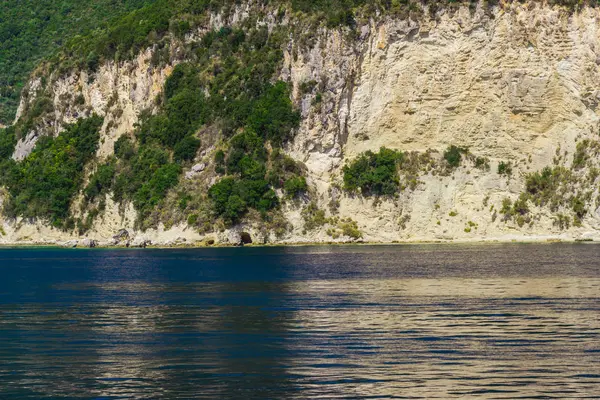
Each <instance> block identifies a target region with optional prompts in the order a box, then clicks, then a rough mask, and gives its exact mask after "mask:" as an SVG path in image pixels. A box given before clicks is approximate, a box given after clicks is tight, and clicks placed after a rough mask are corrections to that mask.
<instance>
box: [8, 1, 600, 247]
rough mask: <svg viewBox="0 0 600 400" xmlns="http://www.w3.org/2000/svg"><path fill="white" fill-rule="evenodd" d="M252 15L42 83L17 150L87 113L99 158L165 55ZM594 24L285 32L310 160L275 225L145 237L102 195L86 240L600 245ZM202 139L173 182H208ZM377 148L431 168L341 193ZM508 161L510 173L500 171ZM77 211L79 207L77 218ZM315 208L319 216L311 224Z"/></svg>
mask: <svg viewBox="0 0 600 400" xmlns="http://www.w3.org/2000/svg"><path fill="white" fill-rule="evenodd" d="M249 12H250V11H249V10H248V9H247V8H244V7H240V8H239V9H238V10H237V11H235V12H232V13H230V14H228V16H227V17H224V16H223V15H219V14H215V15H212V17H211V18H210V19H209V20H208V21H207V23H206V26H204V27H203V28H202V29H199V30H198V31H197V32H194V33H191V34H188V35H187V36H186V37H185V39H183V41H181V42H176V41H175V42H174V44H173V46H172V48H171V52H172V53H173V54H172V57H171V58H170V60H171V61H170V62H169V63H167V64H166V65H160V66H156V65H152V64H151V62H150V60H151V58H152V57H153V49H148V50H147V51H145V52H143V53H141V54H139V56H138V57H137V58H136V59H134V60H132V61H125V62H120V63H116V62H110V63H107V64H104V65H102V66H101V67H100V68H99V70H98V72H97V73H96V74H94V75H93V76H88V74H87V73H86V72H77V71H74V72H72V73H70V74H67V75H66V76H61V77H58V78H56V79H49V80H48V81H49V82H51V83H50V85H51V87H50V89H49V92H50V93H52V96H53V97H52V101H53V103H54V107H53V109H54V111H53V113H52V115H49V116H47V117H45V120H44V122H43V124H42V125H40V126H38V127H37V128H35V129H33V130H31V131H30V132H29V133H28V134H27V135H26V136H25V137H24V138H22V139H21V140H20V141H19V143H18V145H17V146H16V151H15V154H14V156H13V157H14V158H15V159H17V160H21V159H23V158H24V157H26V156H27V155H28V154H29V152H30V151H31V149H32V148H33V146H34V145H35V142H36V138H37V137H39V136H40V135H47V134H52V135H57V134H59V133H60V131H61V129H62V127H63V126H64V125H65V124H66V123H68V122H72V121H73V120H75V119H77V118H78V117H80V116H82V115H89V114H91V113H93V112H95V113H97V114H99V115H102V116H105V120H104V125H103V127H102V130H101V145H100V147H99V150H98V153H97V157H98V159H100V160H101V159H104V158H106V157H107V156H110V155H111V154H112V151H113V150H112V149H113V144H114V143H115V141H116V140H117V139H118V138H119V137H120V136H121V135H126V134H127V135H131V132H132V131H133V129H134V126H135V124H136V122H137V121H138V117H139V114H140V112H141V111H142V110H144V109H148V108H152V107H153V104H154V103H153V101H154V98H155V97H156V96H157V95H158V94H159V93H160V92H161V90H162V86H163V84H164V82H165V79H166V77H168V76H169V74H170V73H171V71H172V69H173V66H174V65H175V64H177V63H178V62H180V61H182V60H177V57H176V56H173V55H174V54H175V53H176V52H177V46H184V45H185V43H189V42H193V41H196V40H199V38H200V37H202V34H203V33H204V32H206V31H208V30H211V29H218V28H220V27H221V26H224V25H236V24H240V23H242V22H243V21H244V20H245V19H247V18H248V15H249ZM599 18H600V10H598V9H595V8H583V9H581V10H578V11H577V12H574V13H571V12H567V11H565V10H564V9H562V8H560V7H551V6H548V5H544V4H541V3H532V4H510V5H506V6H503V7H500V6H498V7H492V8H488V7H487V6H485V7H484V6H483V5H482V4H480V5H479V6H478V7H477V8H476V9H469V8H468V7H462V8H458V9H456V10H453V11H450V10H441V11H438V13H437V14H435V15H429V14H424V15H423V16H422V17H421V18H418V19H415V20H412V19H394V18H391V17H383V16H382V17H380V18H377V19H370V20H369V21H368V22H365V23H363V24H361V25H360V26H358V27H356V29H355V33H354V34H352V35H351V34H349V33H348V32H347V31H346V30H344V29H326V28H320V29H319V30H318V31H317V32H315V33H314V34H313V37H312V40H311V41H309V43H306V41H305V40H301V38H299V37H298V36H297V35H296V36H295V35H290V38H289V43H288V45H287V46H286V47H285V49H284V61H283V65H282V67H281V69H280V71H279V73H278V75H279V79H281V80H284V81H288V82H291V84H292V85H293V95H292V97H293V102H294V104H296V106H297V108H298V109H299V110H300V111H301V115H302V119H301V125H300V127H299V128H298V130H297V132H296V134H295V137H294V139H293V141H292V142H291V143H288V144H287V146H286V147H285V150H286V152H287V153H288V154H289V155H290V156H291V157H292V158H293V159H295V160H297V161H299V162H301V163H303V164H304V165H305V166H306V176H307V180H308V183H309V186H310V190H309V192H308V193H307V194H306V195H304V196H302V197H300V198H299V199H296V200H293V201H291V200H290V201H287V202H285V203H284V204H283V205H282V210H283V215H284V216H285V219H286V220H287V222H288V224H287V227H286V228H285V229H284V230H283V231H282V232H278V233H277V234H275V232H273V231H269V229H268V228H265V226H264V224H261V223H258V222H256V221H255V220H252V219H247V220H245V222H242V223H241V224H238V225H236V226H234V227H227V228H218V227H217V228H214V229H213V230H210V231H208V232H207V231H199V230H198V229H195V228H192V227H190V226H189V225H188V224H187V223H185V222H176V223H175V224H170V223H167V224H165V223H164V221H161V223H159V225H158V227H156V228H152V229H149V230H146V231H141V230H139V229H136V225H135V224H134V220H135V211H134V210H133V208H132V206H131V205H130V204H129V205H121V206H119V205H118V204H116V203H115V202H113V201H112V200H111V199H110V198H109V199H108V200H107V206H106V210H105V211H104V212H103V213H102V214H101V215H100V216H98V217H97V218H96V219H95V221H94V223H93V226H92V228H91V230H90V231H89V232H88V233H86V234H85V236H84V237H87V238H91V239H94V240H97V241H99V242H100V243H104V244H107V243H110V242H111V240H114V239H112V238H113V236H114V235H115V234H116V233H117V232H118V231H119V230H120V229H126V230H127V231H128V234H129V235H130V236H131V238H134V237H135V238H137V241H138V243H144V242H145V241H151V242H152V243H153V244H176V243H179V244H182V243H187V244H193V243H200V242H206V241H215V242H216V243H237V242H239V241H240V233H241V232H248V233H249V234H250V236H251V238H252V239H253V240H254V242H257V241H259V242H270V243H300V242H328V241H350V240H356V239H358V240H361V239H362V240H364V241H366V242H395V241H434V240H455V241H471V240H474V241H477V240H513V239H518V240H527V239H530V240H545V239H551V238H563V239H582V238H585V239H600V232H599V231H598V229H599V227H600V208H598V206H599V204H598V201H597V199H598V198H599V192H598V180H597V177H598V175H597V173H596V172H595V171H596V167H598V166H599V165H598V164H600V162H599V161H598V159H597V153H598V150H597V149H598V148H600V146H596V144H597V143H598V140H599V137H598V135H599V133H600V131H599V126H598V122H599V114H598V110H597V106H598V102H599V101H600V92H599V86H598V82H600V32H599V30H598V27H599V26H600V25H599V22H600V21H599ZM257 23H260V24H264V25H267V26H269V27H270V28H272V27H273V26H274V25H275V24H278V23H279V24H293V23H294V21H293V20H292V19H290V18H285V19H284V20H283V21H279V22H276V21H275V18H274V17H273V15H271V14H269V13H267V14H266V15H265V16H264V18H263V19H261V20H259V21H258V22H257ZM307 83H311V84H307ZM41 85H42V84H41V78H39V77H36V78H33V79H32V81H31V82H30V84H29V85H28V87H27V88H26V91H25V94H24V95H23V98H22V102H21V107H20V115H21V114H22V113H23V112H24V111H25V110H26V109H27V107H28V104H32V103H33V101H34V100H35V98H36V95H37V93H38V91H39V90H40V87H41ZM204 142H205V143H206V144H205V145H203V148H202V151H201V152H199V153H198V155H197V157H196V159H195V161H194V163H193V164H194V169H193V170H192V169H191V168H190V169H188V172H187V174H185V176H183V177H182V182H183V183H182V185H187V186H190V185H191V186H193V185H199V186H202V185H206V183H207V182H208V183H210V182H213V183H214V182H215V180H216V179H217V178H216V177H215V174H214V169H213V168H210V166H211V163H212V162H213V152H214V144H215V142H214V141H211V140H210V139H208V140H206V141H204ZM450 145H456V146H459V147H461V148H465V149H468V153H467V152H465V155H464V157H463V162H462V163H461V165H460V166H459V167H458V168H456V169H453V170H452V171H448V170H444V169H443V167H442V166H443V163H444V158H443V153H444V151H445V150H446V149H447V148H448V146H450ZM382 146H385V147H387V148H390V149H396V150H400V151H402V152H405V153H406V154H409V153H411V152H412V154H413V157H416V158H415V159H417V158H418V157H419V156H420V155H424V154H426V155H427V157H428V160H429V161H428V164H427V165H428V167H427V166H423V165H421V166H419V167H417V168H416V170H412V172H411V174H412V175H413V177H412V180H413V182H412V183H411V184H406V185H403V189H402V190H400V191H399V192H398V193H397V195H396V196H393V197H378V198H376V197H368V196H362V195H360V194H357V193H349V192H348V191H345V190H344V189H343V171H342V168H343V166H344V165H345V164H346V163H347V162H350V161H352V160H353V159H355V158H356V157H358V156H359V155H360V154H362V153H363V152H365V151H367V150H372V151H377V150H379V148H380V147H382ZM577 157H579V158H583V159H584V162H583V163H581V162H580V160H579V159H578V160H575V158H577ZM477 159H480V160H484V161H482V162H481V163H479V164H483V166H482V165H476V164H478V162H477ZM501 162H502V163H507V164H509V165H510V166H511V172H510V173H502V174H501V173H499V170H498V165H499V164H500V163H501ZM561 166H562V167H564V169H565V170H568V171H569V172H568V174H567V173H566V172H565V175H561V176H562V178H561V180H560V181H559V182H558V181H557V182H556V183H555V186H554V187H553V188H550V190H554V191H556V196H558V197H560V198H559V199H556V201H554V206H553V207H549V206H548V202H545V203H544V202H542V203H539V202H538V203H536V202H535V201H533V200H532V199H530V200H528V202H527V211H526V212H522V210H521V211H519V210H517V211H515V208H514V207H513V208H511V206H510V205H508V206H507V204H508V203H510V204H514V203H515V202H516V201H517V200H518V198H519V195H520V194H521V193H524V192H525V191H526V189H527V188H526V184H525V182H526V179H527V177H528V176H531V174H533V173H535V172H536V171H541V170H542V169H543V168H545V167H550V168H558V167H561ZM89 172H91V171H89ZM401 175H402V174H401ZM575 194H577V195H576V196H575ZM0 197H1V196H0ZM574 198H576V200H577V199H581V200H582V201H583V202H584V203H585V211H584V212H580V213H579V214H577V212H576V211H573V210H574V209H575V208H574V206H572V204H573V201H574V200H573V199H574ZM507 199H508V200H507ZM503 203H504V204H503ZM78 205H79V203H78V200H76V201H75V202H74V204H73V206H72V209H73V213H74V214H78V213H79V214H81V213H83V214H85V210H84V211H81V210H80V207H78ZM311 207H312V210H313V211H314V210H317V211H318V212H317V214H318V216H319V218H318V221H317V222H316V223H313V224H310V222H312V221H310V220H311V218H313V217H314V213H313V214H311V212H310V210H311ZM313 219H314V218H313ZM307 224H308V225H309V226H307ZM348 225H350V228H348ZM2 226H3V231H0V233H2V234H1V235H0V243H3V242H4V243H15V242H31V241H37V242H57V241H58V242H59V241H65V240H82V239H83V237H81V236H78V235H75V234H71V233H65V232H62V231H58V230H55V229H52V228H50V227H47V226H45V225H44V224H43V223H41V222H36V221H30V220H22V219H17V220H4V221H2ZM347 228H348V229H347ZM352 228H354V231H353V230H352ZM356 230H357V231H358V232H359V234H356V233H355V234H351V233H350V234H349V233H348V232H356ZM350 236H354V238H351V237H350Z"/></svg>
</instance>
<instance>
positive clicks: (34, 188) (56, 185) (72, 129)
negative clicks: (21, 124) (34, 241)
mask: <svg viewBox="0 0 600 400" xmlns="http://www.w3.org/2000/svg"><path fill="white" fill-rule="evenodd" d="M101 125H102V118H100V117H97V116H93V117H90V118H88V119H84V120H80V121H79V122H78V123H76V124H74V125H70V126H68V127H66V129H65V131H64V132H63V133H61V134H60V135H59V136H58V137H56V138H51V137H43V138H41V139H40V140H39V141H38V143H37V145H36V147H35V149H34V150H33V152H32V153H31V154H30V155H29V156H28V157H27V158H26V159H25V160H23V161H22V162H19V163H15V162H12V161H9V162H5V166H4V170H3V175H2V184H3V185H4V186H6V188H7V189H8V193H9V198H8V200H7V204H6V205H5V207H4V212H5V213H6V214H7V215H8V216H9V217H17V216H21V217H24V218H40V219H43V220H45V221H48V222H50V223H51V224H52V225H53V226H55V227H57V228H62V229H72V228H74V221H73V220H72V219H70V218H69V208H70V205H71V202H72V200H73V197H74V196H75V195H76V194H77V193H78V191H79V190H80V186H81V181H82V178H83V170H84V167H85V165H86V163H87V162H88V161H90V159H91V158H92V157H93V156H94V154H95V152H96V149H97V147H98V139H99V133H98V131H99V129H100V126H101Z"/></svg>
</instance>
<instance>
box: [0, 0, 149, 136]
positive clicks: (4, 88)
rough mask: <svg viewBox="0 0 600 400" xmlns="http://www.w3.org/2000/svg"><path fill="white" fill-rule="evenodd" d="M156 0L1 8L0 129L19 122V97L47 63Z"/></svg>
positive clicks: (40, 0) (12, 3)
mask: <svg viewBox="0 0 600 400" xmlns="http://www.w3.org/2000/svg"><path fill="white" fill-rule="evenodd" d="M152 1H153V0H93V1H74V0H61V1H51V0H3V1H2V2H1V3H0V126H1V125H10V124H11V123H12V122H13V120H14V117H15V112H16V110H17V105H18V104H19V94H20V92H21V89H22V88H23V86H24V84H25V81H26V80H27V78H28V76H29V74H30V73H31V72H32V71H33V69H34V68H35V66H36V65H37V64H38V63H39V62H40V61H41V60H42V59H43V58H44V57H47V56H49V55H51V54H52V53H53V52H54V51H56V50H57V49H59V48H60V47H62V46H63V45H64V44H65V43H66V42H68V41H69V40H70V39H71V38H73V37H74V36H75V35H82V34H84V35H90V34H91V32H97V30H102V29H106V28H107V26H109V25H110V22H112V21H114V20H116V19H118V18H120V17H122V16H123V15H125V14H128V13H130V12H131V11H132V10H135V9H139V8H141V7H143V6H145V5H147V4H150V3H152Z"/></svg>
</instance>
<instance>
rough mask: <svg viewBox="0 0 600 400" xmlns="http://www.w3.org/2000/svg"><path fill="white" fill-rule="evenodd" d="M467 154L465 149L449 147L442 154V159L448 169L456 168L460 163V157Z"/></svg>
mask: <svg viewBox="0 0 600 400" xmlns="http://www.w3.org/2000/svg"><path fill="white" fill-rule="evenodd" d="M466 153H467V149H465V148H463V147H457V146H455V145H451V146H450V147H448V149H446V151H445V152H444V159H445V160H446V162H447V163H448V166H449V167H450V168H458V167H459V166H460V163H461V161H462V155H463V154H466Z"/></svg>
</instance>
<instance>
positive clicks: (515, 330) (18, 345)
mask: <svg viewBox="0 0 600 400" xmlns="http://www.w3.org/2000/svg"><path fill="white" fill-rule="evenodd" d="M599 253H600V247H598V246H593V245H585V246H583V245H579V246H576V245H553V246H531V245H529V246H521V245H511V246H408V247H358V248H357V247H334V248H305V249H221V250H195V251H162V252H153V251H148V252H139V251H117V252H114V251H81V252H80V251H77V252H69V251H54V250H52V251H51V250H36V251H31V250H29V251H23V250H4V251H0V271H1V272H2V274H3V278H4V279H3V280H2V281H0V339H1V341H0V398H2V399H22V398H31V399H37V398H42V397H57V396H69V397H84V398H98V397H99V398H169V399H170V398H243V399H248V398H257V399H263V398H281V399H289V398H299V399H305V398H426V399H431V398H452V397H455V398H472V397H479V398H506V399H514V398H531V397H555V398H577V399H579V398H586V397H588V398H597V397H598V396H599V394H600V365H599V363H598V362H597V360H598V359H599V357H600V302H599V301H598V300H599V298H600V268H599V267H600V262H598V261H596V260H598V259H599V258H598V256H599V255H600V254H599Z"/></svg>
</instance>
